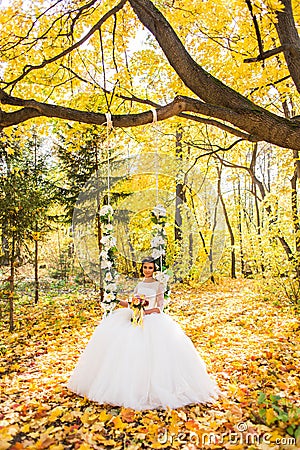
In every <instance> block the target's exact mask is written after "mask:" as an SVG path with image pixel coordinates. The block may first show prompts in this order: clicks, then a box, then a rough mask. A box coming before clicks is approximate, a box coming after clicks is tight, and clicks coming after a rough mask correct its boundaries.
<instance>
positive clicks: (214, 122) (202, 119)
mask: <svg viewBox="0 0 300 450" xmlns="http://www.w3.org/2000/svg"><path fill="white" fill-rule="evenodd" d="M116 97H119V98H122V99H124V100H128V101H130V102H136V103H141V104H144V105H149V106H152V107H154V108H162V105H159V104H158V103H155V102H153V101H152V100H147V99H142V98H139V97H136V96H135V95H131V96H130V97H128V96H127V95H123V94H116ZM186 99H187V97H186ZM190 100H192V101H193V102H194V99H190ZM178 117H182V118H184V119H187V120H192V121H194V122H199V123H203V124H206V125H212V126H214V127H217V128H219V129H221V130H223V131H226V132H227V133H229V134H233V135H234V136H237V137H240V138H242V139H245V140H246V141H251V142H255V141H256V139H255V137H254V136H251V135H250V134H248V133H244V132H243V131H241V130H238V129H236V128H232V127H230V126H229V125H226V124H224V123H222V122H219V121H218V120H214V119H207V118H206V117H200V116H194V115H191V114H186V113H184V112H182V113H180V114H178Z"/></svg>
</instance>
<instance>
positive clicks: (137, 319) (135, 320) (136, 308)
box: [129, 294, 149, 326]
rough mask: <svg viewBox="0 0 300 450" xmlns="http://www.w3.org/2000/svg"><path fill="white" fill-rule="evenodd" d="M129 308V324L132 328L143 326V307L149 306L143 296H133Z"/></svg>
mask: <svg viewBox="0 0 300 450" xmlns="http://www.w3.org/2000/svg"><path fill="white" fill-rule="evenodd" d="M129 304H130V308H131V309H132V311H133V315H132V318H131V322H132V324H133V325H134V326H137V325H140V326H142V325H143V313H144V309H145V306H148V305H149V301H148V300H147V299H146V297H145V295H143V294H142V295H135V296H134V297H132V299H131V300H130V301H129Z"/></svg>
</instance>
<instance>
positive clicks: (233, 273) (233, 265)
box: [217, 166, 236, 278]
mask: <svg viewBox="0 0 300 450" xmlns="http://www.w3.org/2000/svg"><path fill="white" fill-rule="evenodd" d="M217 171H218V195H219V198H220V202H221V205H222V208H223V212H224V217H225V222H226V225H227V228H228V232H229V236H230V246H231V278H236V258H235V248H234V246H235V239H234V234H233V229H232V226H231V223H230V220H229V216H228V213H227V209H226V205H225V202H224V198H223V195H222V189H221V181H222V180H221V176H222V166H221V167H217Z"/></svg>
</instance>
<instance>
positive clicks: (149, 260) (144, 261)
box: [140, 256, 157, 277]
mask: <svg viewBox="0 0 300 450" xmlns="http://www.w3.org/2000/svg"><path fill="white" fill-rule="evenodd" d="M145 263H153V266H154V272H155V271H156V270H157V268H156V264H155V259H154V258H152V256H146V258H144V259H143V260H142V267H141V270H140V272H141V275H142V277H143V276H144V273H143V266H144V264H145Z"/></svg>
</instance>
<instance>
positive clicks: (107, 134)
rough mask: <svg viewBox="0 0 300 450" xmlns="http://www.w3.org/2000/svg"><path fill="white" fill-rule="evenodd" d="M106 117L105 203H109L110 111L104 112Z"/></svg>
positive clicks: (111, 127)
mask: <svg viewBox="0 0 300 450" xmlns="http://www.w3.org/2000/svg"><path fill="white" fill-rule="evenodd" d="M105 117H106V153H107V203H108V205H110V142H109V135H110V132H111V130H112V129H113V123H112V119H111V113H110V112H107V113H105Z"/></svg>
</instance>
